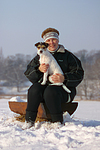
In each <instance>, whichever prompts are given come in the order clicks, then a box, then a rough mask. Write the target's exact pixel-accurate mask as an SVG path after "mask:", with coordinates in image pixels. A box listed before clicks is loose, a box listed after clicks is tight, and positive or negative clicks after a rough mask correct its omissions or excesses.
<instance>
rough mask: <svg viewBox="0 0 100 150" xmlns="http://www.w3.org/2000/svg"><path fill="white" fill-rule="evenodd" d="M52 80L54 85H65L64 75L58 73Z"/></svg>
mask: <svg viewBox="0 0 100 150" xmlns="http://www.w3.org/2000/svg"><path fill="white" fill-rule="evenodd" d="M51 78H52V81H53V82H54V83H63V82H64V79H65V77H64V75H62V74H60V73H56V74H55V75H52V76H51Z"/></svg>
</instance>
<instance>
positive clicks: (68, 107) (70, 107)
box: [9, 101, 78, 120]
mask: <svg viewBox="0 0 100 150" xmlns="http://www.w3.org/2000/svg"><path fill="white" fill-rule="evenodd" d="M77 106H78V103H77V102H72V103H63V104H62V110H63V112H66V111H67V112H68V113H69V114H70V115H72V114H73V113H74V112H75V110H76V109H77ZM9 108H10V110H11V111H13V112H15V113H17V114H20V115H25V114H26V108H27V102H13V101H9ZM37 117H38V118H41V119H48V120H51V116H50V113H49V110H48V108H47V106H46V105H45V103H40V105H39V108H38V113H37Z"/></svg>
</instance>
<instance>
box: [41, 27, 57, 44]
mask: <svg viewBox="0 0 100 150" xmlns="http://www.w3.org/2000/svg"><path fill="white" fill-rule="evenodd" d="M58 36H59V31H58V30H56V29H55V28H47V29H46V30H44V31H43V32H42V34H41V37H42V38H43V39H44V41H46V40H47V39H49V38H56V39H58V40H59V37H58Z"/></svg>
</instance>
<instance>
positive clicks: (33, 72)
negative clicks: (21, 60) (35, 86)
mask: <svg viewBox="0 0 100 150" xmlns="http://www.w3.org/2000/svg"><path fill="white" fill-rule="evenodd" d="M39 65H40V64H39V56H38V55H37V56H36V57H34V58H33V59H32V60H31V62H30V63H29V64H28V66H27V69H26V71H25V72H24V74H25V76H26V77H27V78H28V79H29V81H31V82H32V83H35V82H37V81H39V80H40V79H41V80H42V76H43V73H42V72H40V71H39V69H38V67H39Z"/></svg>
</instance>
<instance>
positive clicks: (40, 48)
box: [35, 42, 49, 55]
mask: <svg viewBox="0 0 100 150" xmlns="http://www.w3.org/2000/svg"><path fill="white" fill-rule="evenodd" d="M35 46H36V47H37V49H38V52H37V53H38V55H41V54H43V53H44V52H45V51H46V49H47V47H48V46H49V44H48V43H45V42H38V43H36V44H35Z"/></svg>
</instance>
